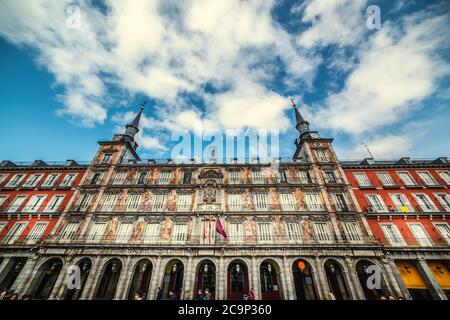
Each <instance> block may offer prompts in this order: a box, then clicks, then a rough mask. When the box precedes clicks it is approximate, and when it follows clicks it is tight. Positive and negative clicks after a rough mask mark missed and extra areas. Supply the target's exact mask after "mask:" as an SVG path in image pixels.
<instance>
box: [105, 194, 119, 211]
mask: <svg viewBox="0 0 450 320" xmlns="http://www.w3.org/2000/svg"><path fill="white" fill-rule="evenodd" d="M118 198H119V195H118V194H107V195H106V196H105V199H104V201H103V205H102V211H106V212H111V211H113V210H114V205H115V204H116V201H117V199H118Z"/></svg>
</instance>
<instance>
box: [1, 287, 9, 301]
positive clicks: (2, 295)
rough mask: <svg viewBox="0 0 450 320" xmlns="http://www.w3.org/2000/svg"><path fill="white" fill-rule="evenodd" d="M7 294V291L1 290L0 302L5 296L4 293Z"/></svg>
mask: <svg viewBox="0 0 450 320" xmlns="http://www.w3.org/2000/svg"><path fill="white" fill-rule="evenodd" d="M7 292H8V290H6V289H3V290H2V292H0V300H3V298H4V297H5V296H6V293H7Z"/></svg>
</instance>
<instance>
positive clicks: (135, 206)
mask: <svg viewBox="0 0 450 320" xmlns="http://www.w3.org/2000/svg"><path fill="white" fill-rule="evenodd" d="M141 199H142V195H141V194H130V195H129V196H128V199H127V211H132V212H136V211H138V210H139V205H140V204H141Z"/></svg>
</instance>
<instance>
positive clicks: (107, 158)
mask: <svg viewBox="0 0 450 320" xmlns="http://www.w3.org/2000/svg"><path fill="white" fill-rule="evenodd" d="M112 157H113V155H112V153H106V154H105V155H104V156H103V160H102V164H109V163H111V160H112Z"/></svg>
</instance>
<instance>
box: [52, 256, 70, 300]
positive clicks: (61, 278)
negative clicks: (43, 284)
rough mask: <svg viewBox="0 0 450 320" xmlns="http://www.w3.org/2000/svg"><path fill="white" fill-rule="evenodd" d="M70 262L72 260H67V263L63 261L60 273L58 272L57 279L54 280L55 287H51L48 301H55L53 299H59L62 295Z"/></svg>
mask: <svg viewBox="0 0 450 320" xmlns="http://www.w3.org/2000/svg"><path fill="white" fill-rule="evenodd" d="M70 260H72V259H67V261H64V264H63V266H62V268H61V271H60V272H59V275H58V278H57V280H56V283H55V286H54V287H53V289H52V291H51V292H50V296H49V300H55V299H58V298H61V295H62V294H63V291H64V287H65V284H66V278H67V269H68V268H69V266H70V265H71V263H70Z"/></svg>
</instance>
